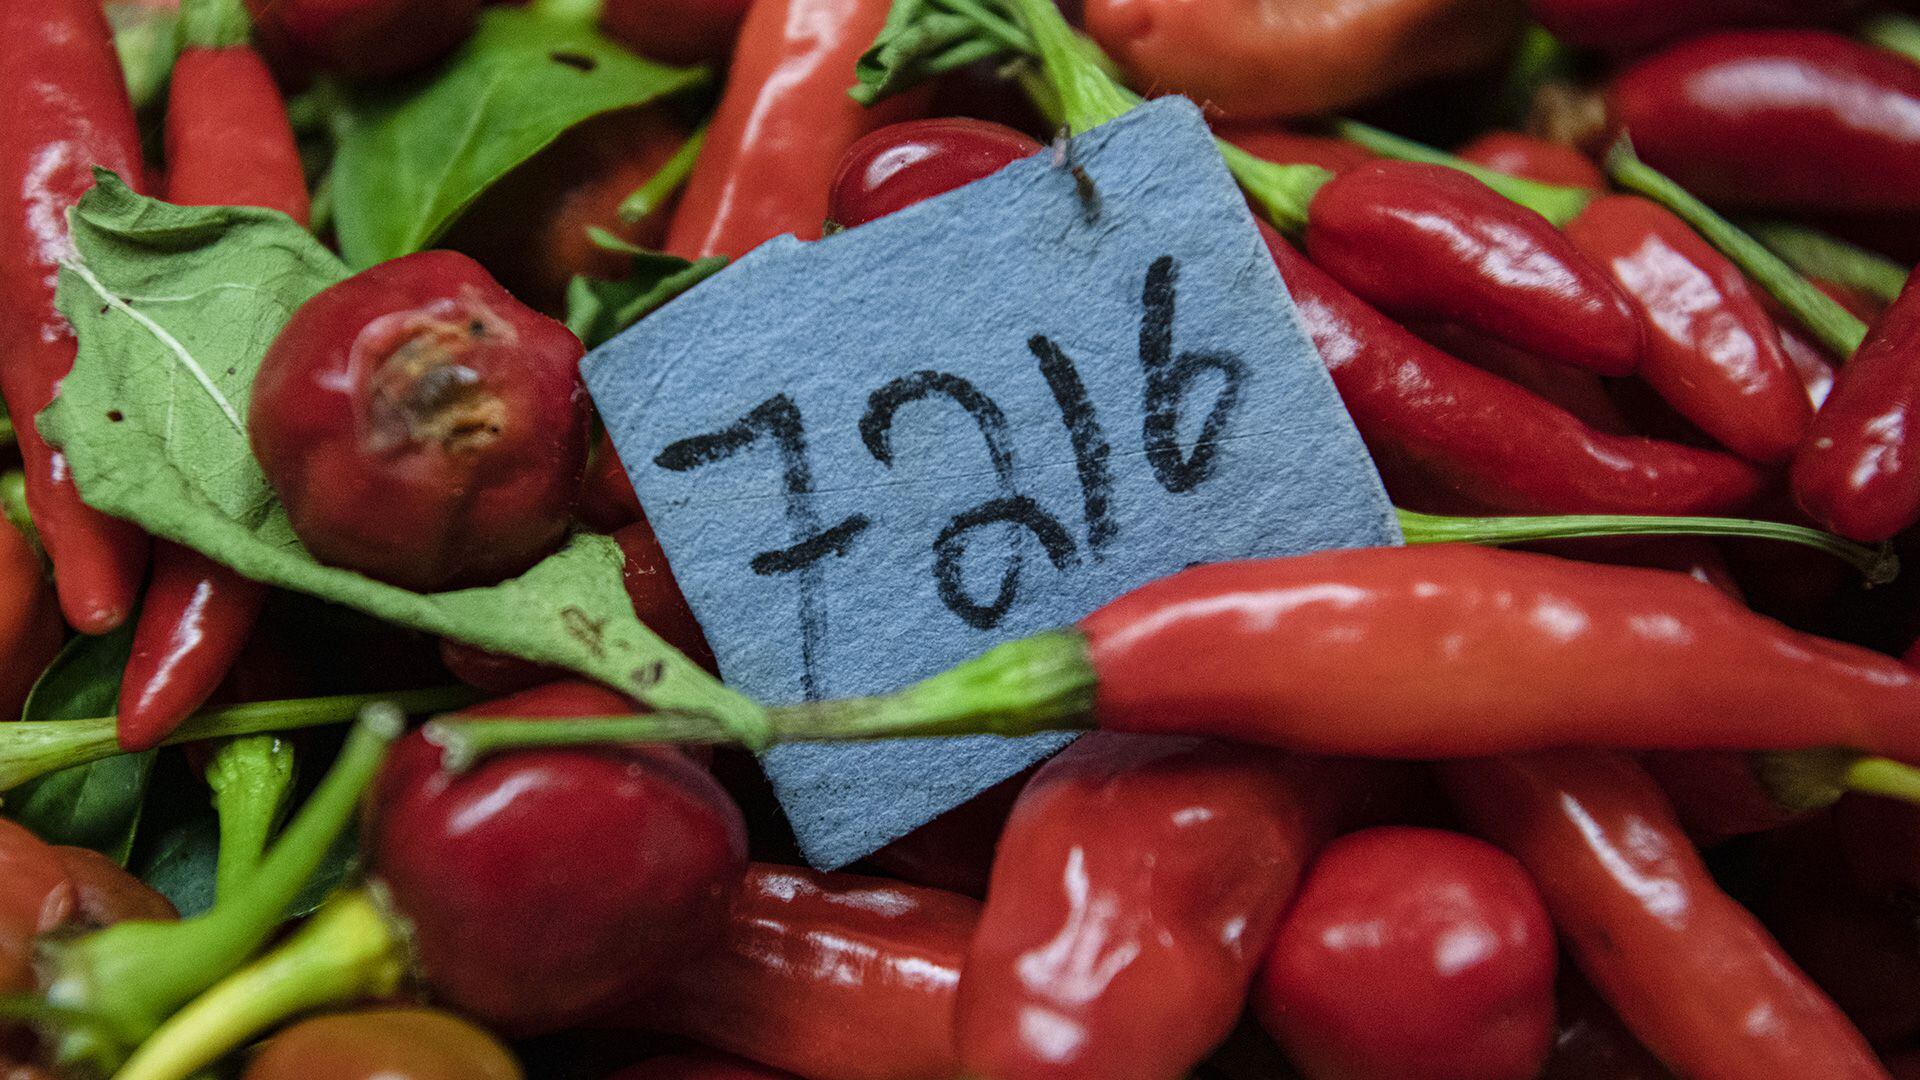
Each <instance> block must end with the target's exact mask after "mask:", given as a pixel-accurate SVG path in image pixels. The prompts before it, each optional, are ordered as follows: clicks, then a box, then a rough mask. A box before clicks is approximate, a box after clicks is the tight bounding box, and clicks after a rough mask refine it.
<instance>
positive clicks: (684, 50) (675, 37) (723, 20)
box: [600, 0, 749, 64]
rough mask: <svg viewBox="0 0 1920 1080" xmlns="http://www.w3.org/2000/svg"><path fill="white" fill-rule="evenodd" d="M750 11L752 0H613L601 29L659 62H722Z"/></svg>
mask: <svg viewBox="0 0 1920 1080" xmlns="http://www.w3.org/2000/svg"><path fill="white" fill-rule="evenodd" d="M748 7H749V4H748V0H607V3H606V6H605V8H604V9H602V11H601V12H600V29H602V30H604V31H606V32H607V36H608V37H611V38H613V39H615V40H617V41H619V42H621V43H622V44H624V45H626V46H627V47H628V48H630V49H632V50H633V51H634V52H637V53H639V54H640V55H642V56H650V57H653V58H654V59H655V60H664V61H666V62H667V63H669V64H721V63H725V62H726V59H727V54H728V53H730V52H732V51H733V39H734V36H735V35H736V34H738V33H739V32H740V21H741V20H742V19H744V18H746V17H747V8H748Z"/></svg>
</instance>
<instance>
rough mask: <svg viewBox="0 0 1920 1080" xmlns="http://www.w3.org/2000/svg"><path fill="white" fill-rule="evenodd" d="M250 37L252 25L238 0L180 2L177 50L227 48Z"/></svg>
mask: <svg viewBox="0 0 1920 1080" xmlns="http://www.w3.org/2000/svg"><path fill="white" fill-rule="evenodd" d="M252 36H253V23H252V22H251V21H250V20H249V19H248V18H247V9H246V8H244V7H242V6H241V5H240V0H181V4H180V47H181V48H183V49H231V48H233V47H234V46H236V45H245V44H246V43H247V41H248V39H249V38H251V37H252Z"/></svg>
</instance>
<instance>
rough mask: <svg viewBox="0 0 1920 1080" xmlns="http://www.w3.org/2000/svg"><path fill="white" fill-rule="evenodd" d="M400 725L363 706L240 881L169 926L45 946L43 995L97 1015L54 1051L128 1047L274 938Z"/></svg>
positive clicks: (126, 927) (381, 710)
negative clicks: (308, 791) (307, 793)
mask: <svg viewBox="0 0 1920 1080" xmlns="http://www.w3.org/2000/svg"><path fill="white" fill-rule="evenodd" d="M405 726H406V716H405V714H404V713H402V712H401V711H400V710H399V709H398V708H396V707H395V706H394V705H392V704H390V703H381V704H375V705H369V706H367V708H365V709H364V710H362V711H361V713H360V719H359V721H358V722H357V723H355V725H354V727H353V730H352V732H351V733H350V734H349V735H348V736H347V742H346V745H345V746H344V747H343V748H342V749H341V751H340V757H339V758H338V759H337V760H336V761H335V762H334V765H333V768H332V769H331V770H330V771H329V772H328V773H327V776H326V778H325V779H323V780H322V781H321V782H320V786H319V787H318V788H317V789H316V790H315V791H314V793H313V796H312V797H311V798H309V799H308V800H307V804H306V805H305V806H303V807H302V808H301V809H300V813H299V814H298V815H297V816H296V817H295V818H294V820H293V823H292V824H291V825H289V826H288V827H287V830H286V832H285V834H283V835H282V836H281V838H280V841H279V843H277V844H275V845H274V847H273V850H272V852H271V853H269V854H268V855H267V857H266V859H265V860H264V861H263V862H261V864H260V866H259V868H258V869H257V870H256V871H255V872H254V873H253V874H252V876H251V877H250V878H249V879H248V881H247V884H246V887H245V888H243V889H241V890H239V891H238V892H235V893H232V894H229V895H227V896H223V897H221V898H220V899H219V900H218V901H217V902H215V904H214V905H213V907H212V908H211V909H209V910H208V911H207V912H205V913H204V914H202V915H199V916H196V917H194V918H191V919H185V920H182V921H180V922H177V923H164V922H123V923H119V924H116V925H114V926H110V927H108V928H106V929H104V930H100V931H97V932H95V933H92V934H88V935H86V936H84V937H81V938H77V939H74V940H72V941H66V942H59V943H56V944H53V945H51V946H49V947H48V948H47V950H46V959H47V961H48V971H49V972H50V973H51V976H50V979H49V982H48V985H47V991H46V998H47V1000H48V1001H49V1002H52V1003H53V1004H55V1005H59V1006H64V1007H68V1008H74V1009H80V1010H83V1011H86V1012H90V1013H94V1014H97V1015H99V1016H100V1017H102V1018H103V1021H104V1023H105V1027H104V1028H95V1029H91V1030H86V1031H76V1032H69V1033H67V1035H68V1038H66V1039H64V1040H63V1045H62V1056H63V1057H66V1056H68V1055H76V1056H77V1055H79V1054H85V1055H86V1056H87V1057H89V1058H92V1059H94V1060H98V1059H99V1058H100V1056H101V1054H102V1050H103V1047H105V1046H111V1047H114V1048H117V1049H118V1050H119V1051H120V1053H121V1054H122V1055H124V1054H126V1053H130V1052H131V1051H132V1050H133V1049H134V1048H135V1047H137V1046H139V1045H140V1043H142V1042H144V1041H145V1040H146V1038H147V1037H148V1036H149V1035H151V1034H152V1033H153V1032H154V1031H155V1030H156V1029H158V1028H159V1027H160V1025H161V1024H162V1023H164V1022H165V1021H166V1019H167V1018H168V1017H169V1016H170V1015H171V1014H172V1013H173V1012H174V1011H175V1010H176V1009H178V1008H179V1007H180V1006H181V1005H183V1004H185V1003H186V1002H188V1001H189V1000H191V999H192V998H194V997H195V996H196V995H198V994H200V993H201V992H202V991H204V990H206V989H207V988H208V987H210V986H212V985H213V984H215V983H216V982H219V981H220V980H221V979H222V978H224V977H226V976H227V975H228V974H229V973H230V972H232V971H233V970H234V969H236V968H238V967H239V966H240V965H241V964H243V963H245V962H246V960H247V958H248V957H250V956H252V955H253V954H254V952H255V951H256V950H257V949H259V948H260V946H261V945H263V944H264V943H265V942H266V941H267V939H268V938H269V937H271V936H272V934H273V932H274V930H275V929H277V928H278V927H279V925H280V923H281V920H282V919H283V918H284V917H285V915H286V911H287V906H288V905H289V904H291V903H292V902H293V899H294V897H295V896H297V895H298V894H299V892H300V890H301V889H302V888H303V887H305V886H306V883H307V881H308V879H309V878H311V877H313V873H314V870H315V869H316V868H317V867H318V866H319V864H320V861H321V859H322V858H324V857H325V855H326V853H327V849H328V848H329V847H331V846H332V844H333V842H334V840H335V839H336V838H337V837H338V836H339V835H340V833H341V832H342V831H344V830H345V829H346V828H347V826H348V825H349V824H351V823H352V821H353V819H354V813H355V811H356V809H357V808H358V806H359V802H360V797H361V796H362V795H363V794H364V793H365V792H366V790H367V787H368V786H369V785H370V784H372V782H373V778H374V776H375V774H376V773H378V772H379V769H380V765H381V763H382V762H383V761H384V760H385V759H386V753H387V746H388V744H389V743H391V742H392V741H393V740H394V739H396V738H398V737H399V735H400V733H401V731H402V730H404V728H405Z"/></svg>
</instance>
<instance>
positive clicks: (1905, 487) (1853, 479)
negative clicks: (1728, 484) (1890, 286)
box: [1792, 279, 1920, 542]
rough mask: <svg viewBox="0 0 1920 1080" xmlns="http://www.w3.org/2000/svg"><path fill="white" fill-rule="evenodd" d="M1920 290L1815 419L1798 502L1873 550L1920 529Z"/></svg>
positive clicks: (1864, 350)
mask: <svg viewBox="0 0 1920 1080" xmlns="http://www.w3.org/2000/svg"><path fill="white" fill-rule="evenodd" d="M1916 347H1920V288H1916V287H1915V285H1914V280H1913V279H1909V280H1908V282H1907V287H1906V288H1905V289H1903V290H1902V291H1901V293H1900V297H1899V299H1897V300H1895V301H1894V302H1893V306H1892V307H1890V308H1888V309H1887V311H1886V313H1885V314H1884V315H1882V316H1881V317H1880V321H1879V322H1877V323H1875V324H1873V328H1872V329H1871V330H1869V331H1868V333H1867V340H1866V342H1865V343H1864V344H1862V345H1861V346H1860V351H1859V352H1857V353H1855V354H1854V356H1853V359H1852V360H1850V361H1848V362H1847V363H1846V364H1845V365H1843V366H1842V367H1841V368H1840V372H1839V374H1838V376H1837V377H1836V378H1835V380H1834V384H1833V392H1832V393H1831V394H1829V395H1828V396H1827V403H1826V404H1825V405H1823V406H1821V408H1820V412H1819V413H1818V414H1817V415H1815V416H1814V418H1813V425H1812V427H1811V428H1810V429H1809V430H1808V432H1807V438H1806V441H1805V442H1804V443H1803V444H1801V447H1800V452H1799V453H1798V454H1796V455H1795V456H1794V459H1793V472H1792V484H1793V497H1794V500H1795V501H1796V502H1798V503H1799V504H1800V508H1801V509H1803V510H1805V511H1806V512H1807V513H1808V514H1810V515H1811V516H1812V517H1813V518H1814V520H1816V521H1818V522H1819V523H1820V524H1822V525H1824V526H1826V527H1827V528H1829V529H1832V530H1833V531H1834V532H1837V533H1839V534H1840V535H1842V536H1849V537H1852V538H1853V539H1855V540H1862V541H1867V542H1874V541H1879V540H1885V539H1888V538H1889V537H1892V536H1893V535H1894V534H1895V533H1898V532H1901V531H1902V530H1904V529H1906V528H1907V527H1908V526H1910V525H1912V524H1914V522H1916V521H1920V438H1917V437H1916V436H1920V431H1916V430H1915V425H1916V424H1917V423H1920V363H1915V362H1914V350H1915V348H1916Z"/></svg>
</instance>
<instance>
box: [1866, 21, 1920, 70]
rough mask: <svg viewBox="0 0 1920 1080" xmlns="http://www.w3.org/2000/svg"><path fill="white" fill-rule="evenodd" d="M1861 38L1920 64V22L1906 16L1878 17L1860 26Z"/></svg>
mask: <svg viewBox="0 0 1920 1080" xmlns="http://www.w3.org/2000/svg"><path fill="white" fill-rule="evenodd" d="M1860 38H1861V40H1863V41H1865V42H1867V43H1868V44H1871V45H1877V46H1879V47H1880V48H1882V49H1886V50H1887V51H1889V52H1896V53H1899V54H1900V55H1901V56H1904V57H1906V58H1907V59H1909V60H1913V61H1915V62H1920V20H1916V19H1914V18H1912V17H1910V16H1906V15H1894V14H1891V13H1889V14H1886V15H1876V16H1874V17H1873V18H1871V19H1868V20H1867V21H1866V22H1865V23H1862V24H1861V26H1860Z"/></svg>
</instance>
